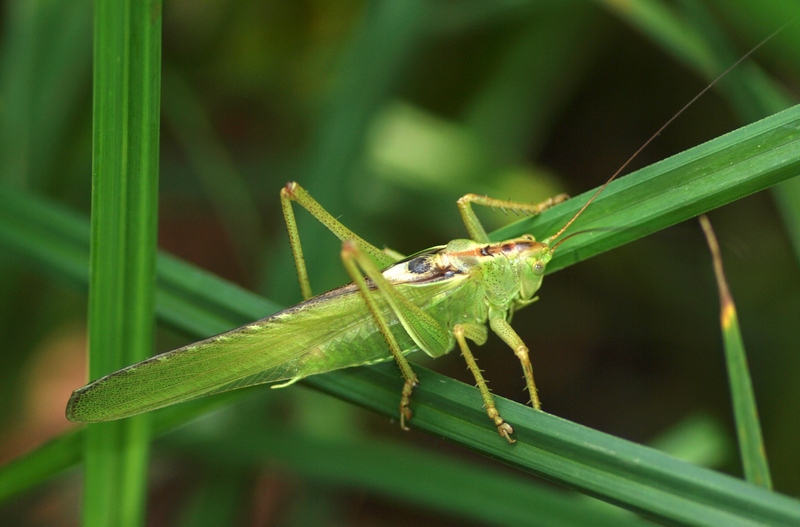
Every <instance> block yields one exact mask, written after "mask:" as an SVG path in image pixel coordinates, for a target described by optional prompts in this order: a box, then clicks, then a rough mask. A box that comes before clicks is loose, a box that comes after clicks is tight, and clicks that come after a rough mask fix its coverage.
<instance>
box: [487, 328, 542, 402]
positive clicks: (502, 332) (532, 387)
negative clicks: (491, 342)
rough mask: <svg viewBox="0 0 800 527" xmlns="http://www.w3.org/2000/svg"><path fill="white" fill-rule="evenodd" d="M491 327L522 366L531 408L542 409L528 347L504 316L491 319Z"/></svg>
mask: <svg viewBox="0 0 800 527" xmlns="http://www.w3.org/2000/svg"><path fill="white" fill-rule="evenodd" d="M489 327H491V328H492V331H494V332H495V334H497V336H498V337H500V338H501V339H502V340H503V342H505V343H506V344H507V345H508V346H509V347H510V348H511V349H512V350H514V354H515V355H516V356H517V358H518V359H519V361H520V363H521V364H522V372H523V373H524V375H525V384H526V385H527V387H528V393H529V394H530V397H531V406H533V407H534V408H535V409H537V410H541V409H542V403H541V402H540V401H539V393H538V392H537V390H536V383H534V382H533V367H532V366H531V361H530V358H529V356H528V346H526V345H525V343H524V342H523V341H522V339H521V338H520V337H519V335H517V332H516V331H514V328H512V327H511V324H509V323H508V322H506V320H505V318H502V316H497V317H493V318H490V320H489Z"/></svg>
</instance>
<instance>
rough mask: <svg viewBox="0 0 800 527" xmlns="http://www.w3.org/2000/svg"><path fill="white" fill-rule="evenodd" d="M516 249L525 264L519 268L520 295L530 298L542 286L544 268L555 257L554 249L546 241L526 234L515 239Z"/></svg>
mask: <svg viewBox="0 0 800 527" xmlns="http://www.w3.org/2000/svg"><path fill="white" fill-rule="evenodd" d="M514 244H515V246H516V250H517V252H518V254H519V256H520V259H521V260H522V262H523V264H522V266H521V267H520V268H519V278H520V286H521V288H520V296H521V297H522V298H523V299H525V300H529V299H531V298H533V295H534V294H536V291H538V290H539V288H540V287H541V286H542V280H543V279H544V270H545V267H546V266H547V263H548V262H549V261H550V259H551V258H552V257H553V249H552V248H551V247H550V245H549V244H548V243H547V242H546V241H545V242H537V241H536V240H535V239H534V237H533V236H531V235H529V234H526V235H525V236H522V237H521V238H517V239H516V240H514Z"/></svg>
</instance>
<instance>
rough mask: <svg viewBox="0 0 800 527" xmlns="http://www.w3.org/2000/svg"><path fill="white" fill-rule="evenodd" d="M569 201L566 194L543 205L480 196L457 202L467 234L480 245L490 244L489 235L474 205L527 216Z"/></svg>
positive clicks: (468, 197)
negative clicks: (473, 207)
mask: <svg viewBox="0 0 800 527" xmlns="http://www.w3.org/2000/svg"><path fill="white" fill-rule="evenodd" d="M567 199H569V196H567V195H566V194H559V195H558V196H555V197H552V198H548V199H546V200H544V201H542V202H541V203H524V202H521V201H510V200H502V199H494V198H490V197H488V196H481V195H480V194H466V195H465V196H462V197H461V198H459V200H458V201H457V202H456V204H457V205H458V212H459V213H460V214H461V219H462V220H463V221H464V225H465V226H466V227H467V232H469V236H470V238H471V239H472V240H474V241H476V242H480V243H487V242H489V235H487V234H486V229H484V228H483V224H481V222H480V220H479V219H478V216H477V215H476V214H475V211H474V210H472V204H473V203H474V204H476V205H482V206H484V207H490V208H492V209H500V210H510V211H513V212H522V213H525V214H532V215H535V214H540V213H542V212H543V211H545V210H547V209H549V208H550V207H552V206H553V205H557V204H559V203H562V202H564V201H566V200H567Z"/></svg>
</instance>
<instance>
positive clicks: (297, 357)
mask: <svg viewBox="0 0 800 527" xmlns="http://www.w3.org/2000/svg"><path fill="white" fill-rule="evenodd" d="M407 265H408V262H401V263H398V264H396V265H393V266H392V267H391V268H389V269H388V270H387V271H386V272H387V275H388V276H389V277H390V278H396V277H397V276H398V275H400V274H402V273H403V271H404V270H407V269H404V268H407ZM425 278H426V277H423V278H421V279H420V280H418V281H416V282H414V283H401V284H396V287H398V288H400V289H401V290H402V292H403V294H404V295H405V296H406V297H407V298H408V299H409V300H411V301H412V302H413V303H414V304H415V305H417V306H419V307H420V308H422V309H424V310H426V311H428V312H429V313H431V314H432V316H434V317H437V318H439V319H441V321H442V322H443V323H444V324H447V325H449V326H452V324H453V323H454V321H453V320H449V318H452V316H451V314H454V313H457V314H458V315H459V316H462V317H463V315H464V314H467V313H468V312H469V313H470V315H469V316H470V317H472V318H473V319H475V317H478V318H479V317H480V316H481V315H480V312H478V313H477V314H475V313H474V309H472V308H470V306H472V305H474V304H475V302H474V297H475V296H476V295H477V294H479V292H480V291H478V290H477V289H476V287H475V286H474V282H473V283H471V285H470V282H468V281H467V280H464V278H465V277H464V276H461V275H455V274H453V275H450V276H444V275H442V276H435V277H434V276H432V275H430V276H427V278H428V279H425ZM377 301H378V302H379V304H380V305H381V307H382V309H383V310H384V311H385V312H386V313H387V321H388V322H389V324H390V326H391V328H392V333H393V334H394V335H395V338H396V339H397V341H398V344H399V345H400V346H401V349H402V351H403V353H409V352H411V351H414V350H418V349H420V348H419V346H418V345H417V344H416V343H415V342H414V340H413V339H412V338H411V337H410V336H409V334H408V333H407V332H405V331H404V330H403V328H402V326H401V324H400V323H399V320H398V318H397V316H395V315H393V314H392V312H391V310H389V309H387V308H386V306H385V305H384V304H385V302H384V301H383V300H381V299H380V298H378V299H377ZM474 321H475V322H479V320H474ZM453 344H454V341H451V342H450V345H449V348H448V350H447V351H449V349H452V347H453ZM391 358H392V355H391V354H390V353H389V350H388V348H387V344H386V341H385V339H384V337H383V335H382V334H381V332H380V330H379V328H378V325H377V324H376V322H375V320H374V319H373V318H372V317H370V315H369V312H368V311H367V308H366V306H365V304H364V301H363V299H362V298H361V296H360V295H359V292H358V290H357V288H356V287H355V286H354V285H353V284H350V285H346V286H343V287H340V288H338V289H335V290H333V291H330V292H328V293H325V294H322V295H319V296H317V297H314V298H312V299H310V300H307V301H305V302H301V303H300V304H297V305H295V306H293V307H290V308H288V309H285V310H283V311H280V312H278V313H275V314H274V315H271V316H269V317H266V318H264V319H262V320H260V321H257V322H253V323H252V324H248V325H246V326H242V327H241V328H238V329H235V330H232V331H229V332H227V333H223V334H220V335H217V336H215V337H211V338H209V339H206V340H203V341H200V342H196V343H194V344H190V345H188V346H184V347H182V348H178V349H175V350H172V351H169V352H167V353H163V354H161V355H157V356H155V357H152V358H150V359H148V360H145V361H142V362H140V363H138V364H134V365H132V366H129V367H127V368H124V369H122V370H120V371H118V372H115V373H112V374H110V375H108V376H106V377H103V378H101V379H98V380H97V381H95V382H93V383H91V384H89V385H87V386H85V387H83V388H81V389H79V390H76V391H75V392H74V393H73V395H72V397H71V398H70V401H69V404H68V406H67V418H68V419H70V420H72V421H81V422H98V421H108V420H113V419H121V418H124V417H128V416H131V415H136V414H139V413H143V412H147V411H150V410H155V409H157V408H162V407H164V406H168V405H171V404H175V403H178V402H182V401H187V400H190V399H194V398H197V397H201V396H205V395H210V394H213V393H219V392H223V391H228V390H232V389H236V388H243V387H245V386H252V385H255V384H263V383H272V382H280V381H292V380H298V379H301V378H304V377H308V376H310V375H315V374H319V373H324V372H328V371H332V370H337V369H341V368H348V367H352V366H359V365H364V364H372V363H375V362H380V361H384V360H389V359H391Z"/></svg>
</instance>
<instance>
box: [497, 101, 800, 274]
mask: <svg viewBox="0 0 800 527" xmlns="http://www.w3.org/2000/svg"><path fill="white" fill-rule="evenodd" d="M798 174H800V106H794V107H792V108H789V109H788V110H784V111H783V112H780V113H777V114H775V115H772V116H770V117H767V118H766V119H763V120H761V121H758V122H756V123H753V124H751V125H748V126H745V127H743V128H740V129H738V130H735V131H733V132H730V133H728V134H725V135H723V136H721V137H718V138H717V139H714V140H712V141H709V142H707V143H704V144H702V145H699V146H697V147H695V148H691V149H689V150H687V151H685V152H682V153H680V154H678V155H675V156H672V157H670V158H668V159H665V160H664V161H661V162H659V163H656V164H653V165H651V166H649V167H646V168H643V169H641V170H639V171H637V172H635V173H634V174H631V175H629V176H626V177H623V178H621V179H618V180H617V181H614V182H612V183H611V184H610V185H609V186H608V188H607V189H606V191H605V192H603V193H602V194H601V195H600V196H599V197H598V198H597V199H596V200H595V202H594V204H593V205H592V206H591V207H589V208H588V209H587V210H586V212H585V213H584V214H583V215H582V216H581V217H580V218H579V219H578V220H577V221H576V222H575V224H574V225H573V226H572V228H571V229H570V231H568V233H569V232H572V233H574V232H579V231H583V230H587V229H605V230H602V231H596V232H592V233H590V234H584V235H582V236H578V237H575V238H573V239H571V240H569V241H566V242H565V243H564V244H563V245H562V246H561V247H559V249H558V250H557V251H556V254H555V256H554V257H553V260H552V261H551V262H550V263H549V264H548V266H547V271H548V272H554V271H556V270H558V269H561V268H564V267H567V266H569V265H572V264H574V263H577V262H579V261H582V260H585V259H586V258H589V257H591V256H594V255H596V254H599V253H601V252H604V251H607V250H610V249H613V248H615V247H618V246H620V245H622V244H625V243H628V242H631V241H633V240H636V239H638V238H641V237H642V236H646V235H648V234H652V233H654V232H656V231H658V230H661V229H664V228H666V227H669V226H671V225H675V224H676V223H679V222H681V221H684V220H687V219H689V218H693V217H695V216H697V215H699V214H702V213H703V212H707V211H709V210H712V209H714V208H717V207H720V206H722V205H724V204H726V203H730V202H732V201H735V200H737V199H740V198H742V197H744V196H746V195H749V194H752V193H754V192H758V191H759V190H763V189H766V188H769V187H770V186H772V185H775V184H777V183H780V182H781V181H784V180H787V179H789V178H792V177H794V176H796V175H798ZM593 193H594V191H590V192H587V193H584V194H582V195H581V196H577V197H575V198H573V199H571V200H569V201H567V202H566V203H564V204H563V205H560V206H558V207H554V208H552V209H549V210H546V211H545V212H544V213H542V214H541V215H540V216H537V217H535V218H528V219H525V220H522V221H519V222H516V223H513V224H511V225H509V226H507V227H504V228H502V229H499V230H497V231H495V232H494V233H492V235H491V237H492V239H494V240H500V239H508V238H511V237H514V236H520V235H522V234H525V233H531V234H534V235H535V236H536V237H537V238H540V239H541V238H545V237H546V236H550V235H552V234H554V233H555V232H556V231H558V229H559V228H560V227H561V226H563V225H564V224H565V223H566V222H567V220H568V219H569V218H571V217H572V216H573V215H574V214H575V213H576V212H577V211H578V209H580V207H581V206H582V205H583V204H584V203H585V202H586V200H588V199H589V197H590V196H591V195H592V194H593Z"/></svg>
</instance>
